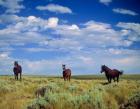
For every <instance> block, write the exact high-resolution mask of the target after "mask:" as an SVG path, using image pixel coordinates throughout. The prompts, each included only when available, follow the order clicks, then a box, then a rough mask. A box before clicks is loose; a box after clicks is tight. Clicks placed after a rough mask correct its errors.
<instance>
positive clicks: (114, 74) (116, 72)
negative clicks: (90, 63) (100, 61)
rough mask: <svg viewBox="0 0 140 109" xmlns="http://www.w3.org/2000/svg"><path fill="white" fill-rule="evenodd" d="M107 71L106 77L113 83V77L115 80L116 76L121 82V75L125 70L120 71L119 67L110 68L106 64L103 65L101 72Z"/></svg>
mask: <svg viewBox="0 0 140 109" xmlns="http://www.w3.org/2000/svg"><path fill="white" fill-rule="evenodd" d="M102 72H105V75H106V78H107V80H108V82H109V83H111V80H112V79H113V80H114V82H115V78H117V82H119V76H120V75H122V74H123V71H119V70H117V69H113V70H112V69H110V68H108V67H107V66H105V65H102V66H101V73H102Z"/></svg>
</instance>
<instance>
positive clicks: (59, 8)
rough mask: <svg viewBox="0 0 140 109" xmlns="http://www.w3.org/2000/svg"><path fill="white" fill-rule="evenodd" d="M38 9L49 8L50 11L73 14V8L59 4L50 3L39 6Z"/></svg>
mask: <svg viewBox="0 0 140 109" xmlns="http://www.w3.org/2000/svg"><path fill="white" fill-rule="evenodd" d="M36 9H38V10H48V11H50V12H55V13H60V14H65V13H68V14H71V13H72V10H71V9H70V8H68V7H65V6H61V5H57V4H48V5H47V6H37V7H36Z"/></svg>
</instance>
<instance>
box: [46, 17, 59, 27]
mask: <svg viewBox="0 0 140 109" xmlns="http://www.w3.org/2000/svg"><path fill="white" fill-rule="evenodd" d="M58 21H59V19H58V18H56V17H51V18H49V19H48V27H50V28H54V27H56V26H57V25H58Z"/></svg>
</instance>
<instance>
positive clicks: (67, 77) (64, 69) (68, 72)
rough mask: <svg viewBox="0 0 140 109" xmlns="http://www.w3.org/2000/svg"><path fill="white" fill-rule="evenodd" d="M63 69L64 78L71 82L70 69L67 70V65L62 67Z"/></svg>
mask: <svg viewBox="0 0 140 109" xmlns="http://www.w3.org/2000/svg"><path fill="white" fill-rule="evenodd" d="M62 69H63V78H64V81H66V80H69V81H70V78H71V70H70V69H66V65H62Z"/></svg>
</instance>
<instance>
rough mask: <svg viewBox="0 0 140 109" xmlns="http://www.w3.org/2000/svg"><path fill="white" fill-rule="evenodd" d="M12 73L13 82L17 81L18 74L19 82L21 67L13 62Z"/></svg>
mask: <svg viewBox="0 0 140 109" xmlns="http://www.w3.org/2000/svg"><path fill="white" fill-rule="evenodd" d="M13 72H14V76H15V80H18V74H20V80H21V73H22V67H21V66H20V65H19V64H18V62H17V61H15V62H14V68H13Z"/></svg>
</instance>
